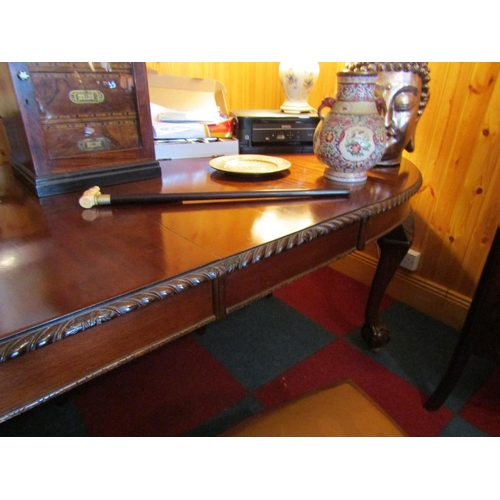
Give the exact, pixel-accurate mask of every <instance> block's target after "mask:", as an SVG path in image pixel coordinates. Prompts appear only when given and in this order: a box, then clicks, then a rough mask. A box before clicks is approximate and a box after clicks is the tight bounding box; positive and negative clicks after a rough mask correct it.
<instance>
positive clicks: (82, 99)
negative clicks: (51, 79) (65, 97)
mask: <svg viewBox="0 0 500 500" xmlns="http://www.w3.org/2000/svg"><path fill="white" fill-rule="evenodd" d="M69 100H70V101H71V102H73V103H75V104H100V103H101V102H104V94H103V93H102V92H101V91H100V90H72V91H71V92H70V93H69Z"/></svg>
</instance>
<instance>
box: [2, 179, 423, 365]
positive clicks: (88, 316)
mask: <svg viewBox="0 0 500 500" xmlns="http://www.w3.org/2000/svg"><path fill="white" fill-rule="evenodd" d="M421 185H422V178H421V176H420V179H419V182H417V183H416V184H414V185H413V186H412V187H411V188H409V189H408V190H406V191H404V192H402V193H400V194H399V195H397V196H395V197H392V198H389V199H387V200H384V201H382V202H379V203H375V204H373V205H372V206H369V207H363V208H362V209H359V210H355V211H353V212H351V213H349V214H345V215H342V216H340V217H338V218H334V219H330V220H328V221H325V222H322V223H320V224H316V225H314V226H311V227H309V228H307V229H304V230H302V231H299V232H297V233H294V234H291V235H288V236H285V237H283V238H279V239H277V240H275V241H272V242H270V243H267V244H264V245H261V246H259V247H256V248H254V249H252V250H248V251H245V252H242V253H240V254H237V255H235V256H232V257H229V258H226V259H222V260H221V261H219V262H217V263H216V264H209V265H207V266H204V267H202V268H199V269H197V270H196V271H190V272H188V273H187V274H185V275H182V276H178V277H175V278H170V279H168V280H165V281H163V282H160V283H155V284H154V285H151V286H147V287H145V288H143V289H140V290H138V291H134V292H131V293H129V294H126V295H123V296H120V297H118V298H116V299H112V300H110V301H108V302H104V303H100V304H97V305H96V306H92V307H90V308H87V309H85V310H82V311H78V312H76V313H73V314H70V315H68V316H65V317H64V318H61V319H57V320H54V321H49V322H46V323H44V324H42V325H38V326H36V327H33V328H30V329H27V330H24V331H21V332H17V333H16V334H14V335H13V336H11V337H8V338H5V339H3V340H2V341H0V363H4V362H7V361H9V360H11V359H14V358H18V357H19V356H21V355H25V354H28V353H30V352H33V351H35V350H38V349H40V348H42V347H45V346H47V345H50V344H52V343H54V342H58V341H60V340H63V339H65V338H67V337H70V336H73V335H76V334H79V333H81V332H83V331H85V330H88V329H89V328H93V327H95V326H98V325H99V324H101V323H104V322H107V321H111V320H113V319H115V318H117V317H120V316H123V315H124V314H128V313H130V312H133V311H135V310H137V309H139V308H142V307H146V306H148V305H151V304H153V303H155V302H157V301H160V300H163V299H165V298H167V297H170V296H172V295H175V294H177V293H180V292H182V291H183V290H185V289H186V288H192V287H195V286H197V285H199V284H201V283H204V282H207V281H213V280H216V279H217V280H218V281H220V282H223V280H220V278H221V277H223V276H225V275H226V274H229V273H232V272H234V271H236V270H238V269H242V268H243V267H246V266H249V265H251V264H253V263H256V262H259V261H260V260H262V259H266V258H268V257H271V256H273V255H277V254H279V253H281V252H284V251H286V250H290V249H292V248H294V247H297V246H299V245H302V244H304V243H307V242H308V241H311V240H313V239H315V238H318V237H321V236H324V235H327V234H329V233H332V232H334V231H337V230H339V229H341V228H343V227H346V226H349V225H352V224H354V223H356V222H361V223H364V222H365V221H366V220H368V219H369V218H370V217H373V216H375V215H378V214H381V213H383V212H386V211H388V210H391V209H393V208H395V207H397V206H399V205H402V204H404V203H405V202H407V201H408V200H409V199H410V198H411V197H412V196H414V195H415V194H416V193H417V192H418V190H419V189H420V187H421ZM398 225H399V224H396V226H398ZM396 226H394V227H396ZM394 227H389V228H387V230H388V231H391V230H392V229H394ZM363 239H364V238H363ZM365 243H366V241H358V248H362V247H363V246H364V244H365ZM340 257H341V256H337V257H336V258H340ZM333 260H335V258H332V261H333ZM218 300H220V297H218ZM214 308H215V306H214ZM217 308H218V309H219V311H220V310H221V306H220V304H219V305H218V306H217ZM216 312H217V311H216Z"/></svg>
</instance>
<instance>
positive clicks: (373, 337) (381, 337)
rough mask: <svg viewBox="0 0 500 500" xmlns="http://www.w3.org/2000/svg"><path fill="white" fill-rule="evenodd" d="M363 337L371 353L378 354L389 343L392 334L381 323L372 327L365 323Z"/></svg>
mask: <svg viewBox="0 0 500 500" xmlns="http://www.w3.org/2000/svg"><path fill="white" fill-rule="evenodd" d="M361 337H362V338H363V340H364V341H365V342H366V344H367V346H368V348H369V349H370V351H373V352H377V351H378V350H379V349H380V348H381V347H383V346H385V345H386V344H387V342H389V340H390V339H391V332H390V331H389V329H388V328H387V327H386V326H385V325H384V324H383V323H382V322H380V321H378V322H377V323H376V324H372V325H369V324H367V323H365V324H364V325H363V327H362V328H361Z"/></svg>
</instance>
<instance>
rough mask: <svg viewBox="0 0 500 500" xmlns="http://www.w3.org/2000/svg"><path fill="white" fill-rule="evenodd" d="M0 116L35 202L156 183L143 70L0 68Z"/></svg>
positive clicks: (118, 66) (117, 66)
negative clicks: (135, 183)
mask: <svg viewBox="0 0 500 500" xmlns="http://www.w3.org/2000/svg"><path fill="white" fill-rule="evenodd" d="M0 116H1V117H2V120H3V124H4V127H5V131H6V133H7V137H8V139H9V145H10V150H11V165H12V168H13V171H14V174H15V175H16V176H17V177H18V178H19V179H21V180H22V181H23V182H25V183H27V184H28V185H29V186H30V187H31V188H33V189H34V191H35V192H36V194H37V195H38V196H39V197H43V196H49V195H53V194H58V193H63V192H68V191H77V190H81V189H87V188H89V187H91V186H93V185H96V184H97V185H100V186H102V185H110V184H119V183H122V182H130V181H136V180H142V179H148V178H152V177H159V176H160V175H161V169H160V166H159V163H158V161H157V160H156V159H155V151H154V140H153V131H152V124H151V113H150V105H149V92H148V81H147V73H146V64H145V63H124V62H117V63H85V62H66V63H55V62H54V63H47V62H43V63H41V62H16V63H0Z"/></svg>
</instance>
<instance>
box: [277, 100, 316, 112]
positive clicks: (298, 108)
mask: <svg viewBox="0 0 500 500" xmlns="http://www.w3.org/2000/svg"><path fill="white" fill-rule="evenodd" d="M280 109H281V111H283V112H284V113H291V114H297V113H310V112H311V111H315V109H314V108H313V107H312V106H309V104H308V103H307V101H305V102H293V101H289V100H286V101H285V102H284V103H283V104H282V105H281V106H280Z"/></svg>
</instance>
